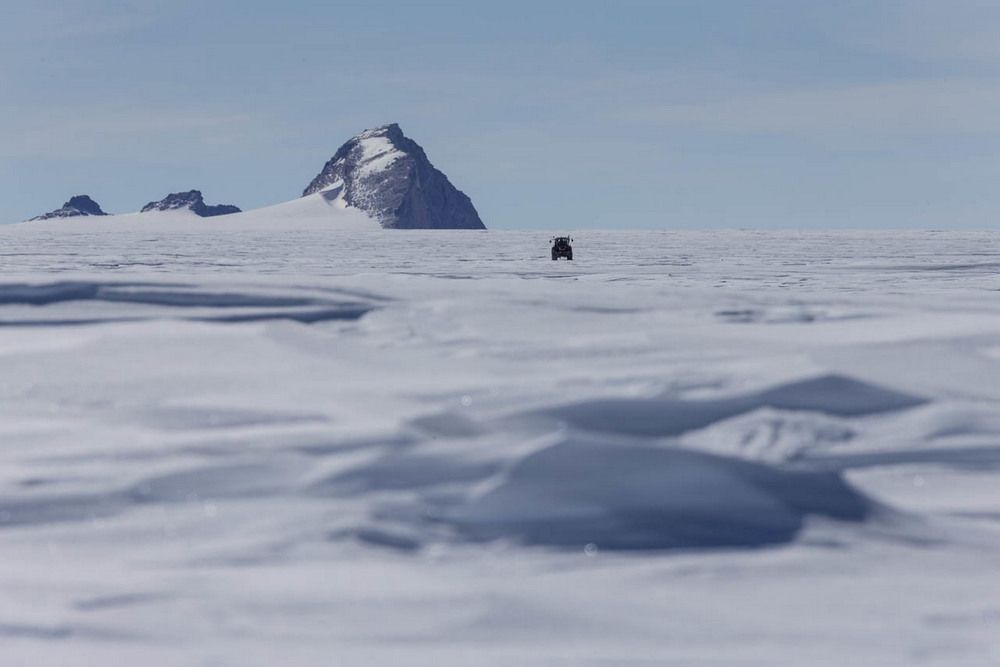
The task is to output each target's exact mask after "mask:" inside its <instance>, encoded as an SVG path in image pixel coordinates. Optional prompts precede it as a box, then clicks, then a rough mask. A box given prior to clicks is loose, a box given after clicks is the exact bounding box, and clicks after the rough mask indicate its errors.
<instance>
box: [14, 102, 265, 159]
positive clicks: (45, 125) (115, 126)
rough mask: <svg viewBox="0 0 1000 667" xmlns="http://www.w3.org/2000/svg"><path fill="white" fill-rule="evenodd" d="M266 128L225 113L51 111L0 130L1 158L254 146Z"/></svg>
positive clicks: (255, 118)
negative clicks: (263, 128) (250, 143)
mask: <svg viewBox="0 0 1000 667" xmlns="http://www.w3.org/2000/svg"><path fill="white" fill-rule="evenodd" d="M262 126H263V120H262V119H261V118H260V117H259V116H257V115H255V114H251V113H231V112H225V111H222V112H212V111H204V110H192V109H176V108H174V109H157V110H146V109H137V110H127V109H126V110H122V109H107V108H90V109H87V110H84V109H81V108H79V107H76V108H74V109H71V110H67V111H61V110H50V111H46V112H43V113H37V114H33V115H32V116H31V117H30V118H26V119H23V120H21V121H20V122H14V123H10V124H7V123H5V124H3V125H2V126H0V157H4V158H14V159H20V158H59V157H62V158H88V157H122V156H127V155H130V154H134V153H135V151H136V150H149V151H150V153H149V155H150V156H155V155H156V154H157V152H156V151H159V152H160V154H166V155H169V154H172V153H173V152H175V151H178V150H179V151H181V152H190V151H191V150H194V149H196V148H197V147H198V146H213V145H220V144H237V145H238V144H246V143H249V142H253V140H254V139H255V138H256V137H258V136H260V134H261V133H262V129H261V128H262ZM154 149H155V150H154Z"/></svg>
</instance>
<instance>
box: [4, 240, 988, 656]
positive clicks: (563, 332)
mask: <svg viewBox="0 0 1000 667" xmlns="http://www.w3.org/2000/svg"><path fill="white" fill-rule="evenodd" d="M91 222H92V221H91V220H86V221H62V222H60V223H59V225H58V226H53V225H43V226H36V225H31V224H25V225H14V226H6V227H0V564H2V567H0V663H2V664H4V665H8V664H9V665H33V666H38V665H60V666H63V665H113V664H142V665H148V666H159V665H199V666H200V665H205V666H208V665H212V666H215V665H227V666H228V665H240V666H255V665H260V666H264V665H267V666H271V665H279V664H280V665H320V664H323V665H327V664H336V665H433V666H435V667H439V666H440V665H475V666H478V665H490V666H493V665H504V666H509V665H528V666H533V665H565V666H571V665H572V666H576V665H588V666H593V665H608V666H612V665H613V666H621V665H684V666H691V665H695V666H698V665H726V666H734V665H735V666H742V665H761V666H763V665H767V666H774V665H796V666H801V665H837V666H842V665H879V666H887V665H888V666H891V665H941V666H949V667H955V666H961V665H969V666H972V665H975V666H977V667H978V666H982V665H1000V416H998V415H1000V412H998V408H1000V379H998V378H1000V354H998V350H1000V235H997V234H995V233H989V232H947V233H945V232H898V231H893V232H879V233H867V232H835V233H834V232H830V233H825V232H811V233H798V232H768V233H758V232H748V231H719V232H589V231H588V232H579V233H577V234H575V235H574V236H575V238H576V243H575V251H576V257H577V260H576V261H574V262H565V261H560V262H552V261H550V260H549V259H548V236H549V235H548V234H546V233H544V232H496V231H490V232H472V231H458V232H445V231H440V232H401V231H393V232H383V231H370V232H350V233H349V232H344V231H332V230H329V229H325V230H308V229H298V230H280V231H267V230H263V229H248V230H244V231H239V230H236V229H233V228H232V227H228V226H227V227H224V228H219V227H212V226H211V225H212V222H211V221H209V220H205V221H200V222H202V223H203V225H204V226H203V227H202V228H200V229H199V228H195V227H193V225H194V224H195V223H190V225H192V226H191V227H189V226H188V225H187V224H185V225H181V226H178V227H175V228H173V229H170V228H169V225H166V226H164V225H161V226H159V227H157V226H139V225H138V224H137V225H135V226H134V227H132V228H129V227H127V226H123V225H121V224H118V223H120V222H122V221H118V222H116V223H114V224H112V225H110V226H108V224H107V223H101V224H99V225H98V226H89V225H90V224H91ZM98 222H100V221H98Z"/></svg>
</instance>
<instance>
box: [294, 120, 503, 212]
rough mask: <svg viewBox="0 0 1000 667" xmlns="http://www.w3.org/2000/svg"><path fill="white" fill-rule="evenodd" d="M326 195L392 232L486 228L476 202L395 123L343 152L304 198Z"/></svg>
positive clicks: (367, 133) (359, 139) (352, 143)
mask: <svg viewBox="0 0 1000 667" xmlns="http://www.w3.org/2000/svg"><path fill="white" fill-rule="evenodd" d="M317 192H322V193H323V196H324V197H326V198H327V199H330V200H334V199H337V198H342V199H343V201H344V202H345V203H346V204H347V205H348V206H352V207H354V208H357V209H360V210H362V211H364V212H366V213H368V214H369V215H370V216H371V217H372V218H374V219H376V220H378V222H379V223H380V224H381V225H382V227H384V228H386V229H486V225H484V224H483V221H482V220H480V218H479V213H477V212H476V208H475V207H474V206H473V205H472V200H470V199H469V197H467V196H466V195H465V193H463V192H461V191H460V190H458V189H457V188H456V187H455V186H454V185H452V184H451V182H450V181H449V180H448V177H447V176H445V175H444V174H443V173H441V172H440V171H438V170H437V169H435V168H434V165H432V164H431V163H430V160H428V159H427V155H426V154H425V153H424V150H423V149H422V148H421V147H420V146H419V145H417V143H416V142H415V141H413V140H412V139H409V138H408V137H406V136H405V135H404V134H403V131H402V130H401V129H399V126H398V125H396V124H395V123H393V124H392V125H386V126H384V127H380V128H376V129H374V130H367V131H365V132H362V133H361V134H359V135H358V136H356V137H354V138H353V139H351V140H350V141H348V142H347V143H346V144H344V145H343V146H341V147H340V149H339V150H338V151H337V152H336V154H335V155H334V156H333V158H332V159H331V160H330V161H329V162H327V163H326V165H325V166H324V167H323V171H321V172H320V174H319V175H318V176H317V177H316V178H315V179H313V181H312V183H310V184H309V187H307V188H306V189H305V191H304V192H303V193H302V196H306V195H311V194H314V193H317Z"/></svg>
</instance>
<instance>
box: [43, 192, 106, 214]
mask: <svg viewBox="0 0 1000 667" xmlns="http://www.w3.org/2000/svg"><path fill="white" fill-rule="evenodd" d="M84 215H107V213H105V212H104V211H102V210H101V206H100V204H98V203H97V202H96V201H94V200H93V199H91V198H90V197H88V196H87V195H77V196H75V197H70V200H69V201H68V202H66V203H65V204H63V205H62V208H57V209H56V210H54V211H50V212H49V213H45V214H44V215H39V216H37V217H34V218H32V220H51V219H53V218H76V217H79V216H84Z"/></svg>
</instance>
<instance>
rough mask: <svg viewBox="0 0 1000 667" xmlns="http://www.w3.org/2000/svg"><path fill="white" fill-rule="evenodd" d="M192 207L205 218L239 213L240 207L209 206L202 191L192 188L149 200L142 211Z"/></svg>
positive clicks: (226, 205) (227, 205)
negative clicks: (159, 198) (157, 199)
mask: <svg viewBox="0 0 1000 667" xmlns="http://www.w3.org/2000/svg"><path fill="white" fill-rule="evenodd" d="M185 208H186V209H190V210H191V211H192V212H194V213H195V214H196V215H199V216H201V217H203V218H211V217H215V216H217V215H229V214H230V213H239V212H240V209H239V207H237V206H233V205H231V204H219V205H217V206H208V205H207V204H205V199H204V197H202V194H201V191H199V190H190V191H188V192H173V193H171V194H169V195H167V196H166V197H164V198H163V199H161V200H160V201H153V202H149V203H148V204H146V205H145V206H143V207H142V213H148V212H150V211H174V210H177V209H185Z"/></svg>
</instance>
